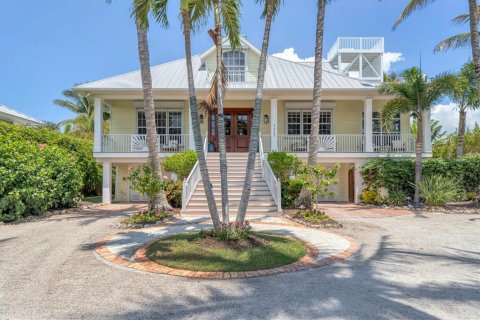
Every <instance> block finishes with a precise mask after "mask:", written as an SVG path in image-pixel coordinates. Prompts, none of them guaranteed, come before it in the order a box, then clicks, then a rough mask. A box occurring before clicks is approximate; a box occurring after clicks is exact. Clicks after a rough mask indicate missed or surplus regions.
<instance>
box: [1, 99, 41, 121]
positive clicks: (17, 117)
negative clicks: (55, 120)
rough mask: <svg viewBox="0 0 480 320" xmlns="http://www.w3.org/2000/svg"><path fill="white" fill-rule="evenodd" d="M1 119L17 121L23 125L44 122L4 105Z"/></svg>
mask: <svg viewBox="0 0 480 320" xmlns="http://www.w3.org/2000/svg"><path fill="white" fill-rule="evenodd" d="M0 119H3V120H10V121H16V122H19V123H21V124H31V125H35V124H36V125H39V124H43V122H42V121H40V120H37V119H35V118H33V117H30V116H29V115H26V114H24V113H22V112H20V111H17V110H14V109H12V108H10V107H7V106H5V105H3V104H0Z"/></svg>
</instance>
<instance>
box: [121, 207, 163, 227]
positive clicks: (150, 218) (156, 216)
mask: <svg viewBox="0 0 480 320" xmlns="http://www.w3.org/2000/svg"><path fill="white" fill-rule="evenodd" d="M169 216H170V215H169V214H168V213H167V212H165V211H158V210H151V211H148V210H145V211H141V212H137V213H134V214H132V215H131V216H130V217H129V218H127V219H125V220H124V221H123V222H124V223H125V224H128V225H134V224H149V223H155V222H158V221H163V220H165V219H166V218H168V217H169Z"/></svg>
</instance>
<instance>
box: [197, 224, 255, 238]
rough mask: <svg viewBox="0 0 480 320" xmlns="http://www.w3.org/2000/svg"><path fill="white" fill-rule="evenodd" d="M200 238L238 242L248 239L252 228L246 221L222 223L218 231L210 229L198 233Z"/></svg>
mask: <svg viewBox="0 0 480 320" xmlns="http://www.w3.org/2000/svg"><path fill="white" fill-rule="evenodd" d="M199 234H200V236H201V237H202V238H206V237H214V238H217V239H218V240H220V241H238V240H240V239H248V238H250V237H251V236H252V227H251V226H250V223H249V222H248V221H245V222H243V223H240V222H239V221H235V222H230V223H228V224H227V223H222V225H221V228H220V229H219V230H215V229H210V230H202V231H200V233H199Z"/></svg>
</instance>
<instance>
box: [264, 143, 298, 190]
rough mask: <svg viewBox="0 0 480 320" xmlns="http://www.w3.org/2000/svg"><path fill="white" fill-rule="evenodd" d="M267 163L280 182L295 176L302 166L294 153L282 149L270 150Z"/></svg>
mask: <svg viewBox="0 0 480 320" xmlns="http://www.w3.org/2000/svg"><path fill="white" fill-rule="evenodd" d="M268 163H269V164H270V167H271V168H272V171H273V173H274V174H275V176H276V177H277V178H278V179H280V182H281V183H282V184H283V183H285V182H287V181H288V180H290V177H292V176H295V175H296V174H297V172H298V171H299V169H300V168H301V167H302V161H301V160H300V159H299V158H298V157H297V156H296V155H295V154H290V153H286V152H284V151H280V152H270V153H269V154H268Z"/></svg>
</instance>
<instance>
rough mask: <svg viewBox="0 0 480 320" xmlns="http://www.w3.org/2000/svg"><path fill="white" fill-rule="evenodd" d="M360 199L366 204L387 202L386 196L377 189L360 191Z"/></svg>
mask: <svg viewBox="0 0 480 320" xmlns="http://www.w3.org/2000/svg"><path fill="white" fill-rule="evenodd" d="M358 199H359V200H360V201H362V202H363V203H365V204H373V205H381V204H384V203H385V200H386V199H385V198H384V197H383V196H382V195H381V194H380V193H378V192H377V191H376V190H370V189H365V190H363V191H362V193H360V195H359V196H358Z"/></svg>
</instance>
